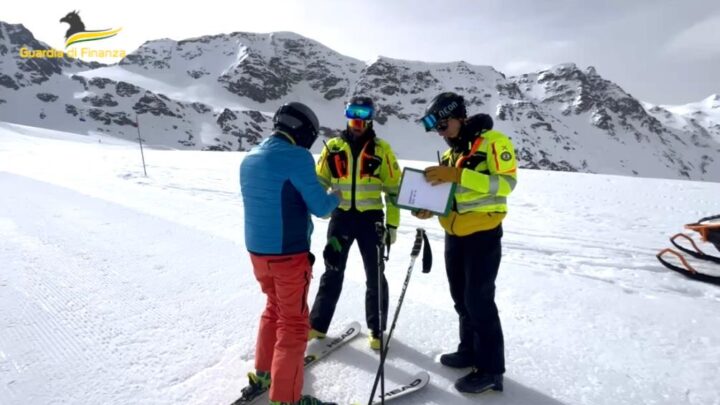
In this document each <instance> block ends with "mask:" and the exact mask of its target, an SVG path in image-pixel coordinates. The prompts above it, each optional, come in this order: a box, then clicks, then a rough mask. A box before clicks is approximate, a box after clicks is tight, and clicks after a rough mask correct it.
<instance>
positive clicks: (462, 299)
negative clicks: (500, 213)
mask: <svg viewBox="0 0 720 405" xmlns="http://www.w3.org/2000/svg"><path fill="white" fill-rule="evenodd" d="M502 235H503V231H502V225H500V226H498V227H497V228H495V229H491V230H487V231H480V232H476V233H473V234H470V235H467V236H453V235H449V234H445V268H446V271H447V277H448V281H449V283H450V295H451V296H452V299H453V302H454V303H455V311H456V312H457V314H458V316H459V317H460V344H459V345H458V352H460V353H464V354H466V355H467V356H471V357H472V359H473V366H474V367H475V368H476V369H478V370H479V371H481V372H483V373H487V374H503V373H504V372H505V345H504V341H503V332H502V326H501V325H500V317H499V316H498V310H497V306H496V305H495V279H496V278H497V274H498V268H499V267H500V257H501V250H502V249H501V243H500V239H502Z"/></svg>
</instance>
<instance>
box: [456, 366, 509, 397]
mask: <svg viewBox="0 0 720 405" xmlns="http://www.w3.org/2000/svg"><path fill="white" fill-rule="evenodd" d="M455 389H457V390H458V391H460V392H466V393H469V394H479V393H481V392H485V391H489V390H493V391H502V390H503V375H502V374H487V373H482V372H480V371H478V370H476V369H473V371H472V372H471V373H470V374H468V375H466V376H465V377H461V378H459V379H458V380H457V381H456V382H455Z"/></svg>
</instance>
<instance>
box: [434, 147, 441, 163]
mask: <svg viewBox="0 0 720 405" xmlns="http://www.w3.org/2000/svg"><path fill="white" fill-rule="evenodd" d="M435 152H437V159H438V164H439V165H440V166H442V160H440V151H439V150H436V151H435Z"/></svg>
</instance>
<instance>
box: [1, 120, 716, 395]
mask: <svg viewBox="0 0 720 405" xmlns="http://www.w3.org/2000/svg"><path fill="white" fill-rule="evenodd" d="M243 156H244V154H243V153H235V152H228V153H212V152H198V151H167V150H158V149H146V150H145V159H146V161H147V163H148V177H144V176H143V174H142V173H143V172H142V166H141V159H140V154H139V151H138V148H137V146H136V145H135V144H133V143H130V142H127V143H126V142H122V141H118V140H115V139H113V138H108V137H105V136H102V135H98V134H95V135H91V136H88V135H84V134H83V135H80V134H68V133H62V132H59V131H47V130H44V129H38V128H31V127H23V126H18V125H14V124H7V123H0V190H3V192H1V193H0V240H1V241H2V243H0V268H1V269H2V271H0V325H2V329H0V403H2V404H3V405H6V404H7V405H16V404H17V405H19V404H45V403H53V404H73V405H82V404H100V403H113V404H198V405H200V404H202V405H205V404H227V403H230V402H231V401H232V400H233V399H235V398H236V397H237V396H238V395H239V393H240V389H241V387H242V386H243V385H244V384H245V381H246V377H245V374H246V372H248V371H249V370H251V369H252V368H253V356H254V340H255V334H256V328H257V322H258V317H259V314H260V311H261V309H262V307H263V305H264V303H263V295H262V293H261V292H260V290H259V288H258V285H257V282H256V280H255V279H254V277H253V275H252V271H251V268H250V262H249V259H248V256H247V254H246V252H245V248H244V244H243V222H244V218H243V207H242V199H241V197H240V195H239V194H238V192H239V186H238V180H237V179H238V176H237V170H238V166H239V163H240V161H241V160H242V158H243ZM401 164H402V165H403V166H413V167H417V168H422V167H425V166H426V165H429V164H432V163H431V162H421V161H402V162H401ZM519 180H520V182H519V183H518V187H517V189H516V190H515V192H514V193H513V194H512V195H511V197H510V199H509V209H510V214H509V216H508V217H507V219H506V220H505V222H504V231H505V236H504V239H503V244H504V246H503V254H504V256H503V257H504V258H503V264H502V266H501V270H500V273H499V277H498V281H497V285H498V289H497V302H498V307H499V309H500V314H501V319H502V322H503V329H504V332H505V347H506V356H507V370H508V371H507V374H506V385H505V392H504V393H502V394H483V395H482V396H479V397H478V396H465V395H462V394H460V393H458V392H457V391H455V390H454V389H453V387H452V383H453V381H454V380H455V379H456V378H458V377H459V376H461V375H462V372H461V371H457V370H451V369H448V368H445V367H442V366H441V365H440V364H439V363H438V362H437V357H438V355H439V354H440V353H442V352H445V351H449V350H453V349H454V347H455V344H456V338H457V330H456V328H457V320H456V315H455V312H454V310H453V308H452V301H451V299H450V296H449V293H448V291H447V280H446V276H445V274H444V266H443V260H442V257H443V232H442V229H441V228H440V227H439V225H438V224H437V222H436V221H435V220H427V221H420V220H417V219H415V218H413V217H412V216H410V215H408V213H407V211H403V212H402V220H401V221H402V222H401V226H400V228H399V236H398V242H397V243H396V244H395V245H394V247H393V250H392V254H391V258H390V261H389V263H388V266H387V269H388V270H387V276H388V279H389V285H390V297H391V311H394V310H395V303H396V302H397V299H398V296H399V294H400V291H401V286H402V282H403V279H404V277H405V274H406V269H407V266H408V262H409V252H410V249H411V244H412V241H411V240H412V235H414V233H415V228H416V227H418V226H422V227H425V228H426V229H427V231H428V235H429V237H430V239H431V243H432V249H433V253H434V256H435V264H434V268H433V270H432V271H431V273H430V274H422V273H421V272H420V271H419V268H416V269H415V273H414V274H413V276H412V279H411V281H410V284H409V287H408V292H407V295H406V298H405V303H404V305H403V307H402V311H401V313H400V317H399V320H398V324H397V329H396V330H395V335H394V338H393V341H392V343H391V347H392V348H391V351H390V355H389V357H388V364H387V368H386V375H387V379H388V382H389V384H390V383H392V382H393V381H397V380H398V379H399V378H401V377H405V376H407V375H410V374H413V373H414V372H415V371H416V370H419V369H423V370H427V371H428V372H429V373H430V374H431V382H430V386H429V387H428V388H426V389H425V390H424V391H422V392H420V393H418V394H417V395H415V396H413V397H409V398H407V399H406V400H401V401H398V402H397V405H410V404H413V405H416V404H423V405H430V404H434V405H450V404H452V405H456V404H457V405H462V404H477V403H478V402H481V403H483V404H485V403H487V404H497V405H521V404H522V405H526V404H542V405H551V404H552V405H560V404H580V405H603V404H607V405H623V404H627V405H638V404H653V405H677V404H688V405H709V404H720V394H719V393H718V390H717V387H718V386H720V376H718V373H717V371H716V368H717V364H719V363H720V352H719V351H718V347H720V329H719V328H718V327H717V324H718V316H719V315H718V314H720V290H718V288H717V287H716V286H713V285H709V284H703V283H699V282H695V281H692V280H689V279H686V278H683V277H682V276H680V275H678V274H676V273H674V272H671V271H669V270H666V269H665V268H664V267H662V266H661V265H660V264H659V263H658V262H657V261H656V259H655V257H654V255H655V253H656V252H657V251H658V250H659V249H660V248H663V247H667V246H669V242H668V236H670V235H672V234H674V233H675V232H678V231H681V229H682V224H684V223H687V222H690V221H694V220H696V219H698V218H700V217H702V216H706V215H709V214H716V213H720V201H719V200H718V199H717V195H718V191H719V190H720V184H718V183H712V182H693V181H678V180H662V179H641V178H631V177H621V176H608V175H593V174H582V173H560V172H549V171H541V170H521V171H520V175H519ZM315 224H316V229H315V232H314V234H313V240H312V245H313V251H314V252H315V253H316V254H319V251H320V250H321V247H322V246H323V245H324V243H325V233H326V230H327V221H326V220H317V219H316V220H315ZM693 236H695V235H693ZM701 247H702V248H704V249H706V250H707V251H708V252H710V251H712V250H713V248H712V247H710V246H709V245H707V244H703V245H701ZM693 263H694V264H695V265H696V266H698V267H700V268H703V269H704V270H706V271H711V270H712V269H711V268H709V267H708V268H704V267H703V266H702V265H699V264H696V263H695V262H693ZM314 271H315V278H314V279H313V282H312V284H311V292H310V295H309V297H310V301H312V299H313V297H314V295H315V292H316V289H317V284H318V279H319V275H320V274H321V273H322V271H323V269H322V266H317V267H316V268H315V269H314ZM364 284H365V280H364V271H363V269H362V263H361V259H360V256H359V253H358V251H357V249H353V250H351V257H350V259H349V261H348V269H347V270H346V278H345V285H344V289H343V296H342V297H341V300H340V303H339V305H338V309H337V312H336V316H335V320H334V323H333V328H336V327H340V325H342V324H344V323H345V322H348V321H350V320H362V319H363V318H364V313H363V302H364ZM363 333H364V334H363V336H361V337H360V338H358V339H357V340H355V341H354V342H353V343H351V344H350V345H349V346H347V347H345V348H343V349H341V350H340V351H338V352H337V353H334V354H333V355H331V357H329V358H328V359H327V360H326V361H323V362H322V363H321V364H319V365H317V366H315V367H313V368H312V369H310V370H309V371H308V373H307V377H306V382H305V392H308V393H312V394H315V395H317V396H319V397H320V398H326V399H328V400H335V401H338V402H339V403H350V402H351V401H360V402H364V401H366V400H367V395H368V394H369V389H370V387H371V384H372V378H373V375H374V371H375V369H376V367H377V360H378V359H377V355H376V354H375V353H374V352H372V351H371V350H370V349H369V348H368V347H367V341H366V339H365V336H366V331H364V332H363Z"/></svg>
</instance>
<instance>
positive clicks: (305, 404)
mask: <svg viewBox="0 0 720 405" xmlns="http://www.w3.org/2000/svg"><path fill="white" fill-rule="evenodd" d="M270 405H338V404H337V403H335V402H323V401H321V400H319V399H317V398H315V397H313V396H310V395H303V396H302V397H300V400H299V401H297V402H277V401H270Z"/></svg>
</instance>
